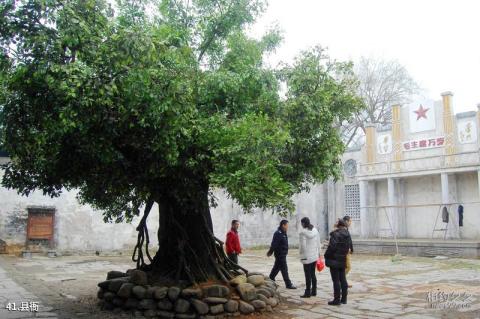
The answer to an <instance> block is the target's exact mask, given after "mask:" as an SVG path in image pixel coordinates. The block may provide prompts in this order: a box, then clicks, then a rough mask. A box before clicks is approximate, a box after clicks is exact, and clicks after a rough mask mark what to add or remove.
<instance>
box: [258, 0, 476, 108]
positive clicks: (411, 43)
mask: <svg viewBox="0 0 480 319" xmlns="http://www.w3.org/2000/svg"><path fill="white" fill-rule="evenodd" d="M479 13H480V1H476V0H457V1H445V0H437V1H433V0H416V1H414V0H402V1H391V0H329V1H327V0H295V1H291V0H270V2H269V7H268V9H267V12H266V13H265V14H264V16H263V17H262V18H261V19H260V20H259V21H258V23H257V24H256V25H255V26H254V27H253V28H252V33H253V34H256V35H259V34H261V33H262V32H263V31H264V30H266V29H267V28H268V27H269V26H271V25H272V24H274V23H278V24H279V25H280V27H281V28H282V30H283V31H284V38H285V39H284V42H283V44H282V46H281V48H280V49H279V50H277V52H276V54H275V55H274V56H272V57H271V58H270V62H271V63H277V62H278V61H280V60H281V61H291V60H292V58H293V57H294V56H295V55H296V54H297V53H298V52H299V51H300V50H302V49H306V48H308V47H311V46H313V45H315V44H320V45H322V46H324V47H328V49H329V54H330V55H331V56H332V57H333V58H336V59H338V60H347V59H348V60H353V61H355V60H356V59H358V58H359V57H360V56H374V57H380V58H384V59H389V60H390V59H396V60H398V61H399V62H400V63H401V64H403V65H404V66H405V67H406V68H407V69H408V71H409V72H410V74H411V75H412V77H413V78H414V79H415V80H416V81H417V82H418V83H419V84H420V86H422V87H423V88H424V89H425V94H424V95H425V96H426V97H429V98H432V99H435V100H437V99H440V93H441V92H443V91H452V92H453V93H454V100H453V101H454V110H455V113H457V112H463V111H469V110H476V109H477V108H476V105H477V103H480V81H479V77H480V36H479V35H480V32H479V31H480V27H479V26H480V19H479Z"/></svg>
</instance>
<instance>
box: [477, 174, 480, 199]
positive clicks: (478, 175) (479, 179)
mask: <svg viewBox="0 0 480 319" xmlns="http://www.w3.org/2000/svg"><path fill="white" fill-rule="evenodd" d="M477 177H478V197H479V198H480V169H479V170H478V171H477Z"/></svg>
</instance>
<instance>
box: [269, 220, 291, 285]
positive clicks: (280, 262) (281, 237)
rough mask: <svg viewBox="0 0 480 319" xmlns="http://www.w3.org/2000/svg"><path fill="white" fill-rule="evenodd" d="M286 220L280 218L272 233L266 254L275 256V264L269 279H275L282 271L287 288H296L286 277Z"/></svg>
mask: <svg viewBox="0 0 480 319" xmlns="http://www.w3.org/2000/svg"><path fill="white" fill-rule="evenodd" d="M287 230H288V220H285V219H284V220H282V221H281V222H280V226H279V227H278V230H277V231H276V232H275V233H274V234H273V240H272V244H271V245H270V249H269V250H268V252H267V256H268V257H270V256H271V255H272V254H274V256H275V264H274V265H273V268H272V271H271V273H270V279H271V280H275V277H276V276H277V274H278V272H279V271H280V272H281V273H282V277H283V281H285V286H286V287H287V289H297V287H295V286H294V285H293V284H292V282H291V281H290V278H289V277H288V267H287V255H288V236H287Z"/></svg>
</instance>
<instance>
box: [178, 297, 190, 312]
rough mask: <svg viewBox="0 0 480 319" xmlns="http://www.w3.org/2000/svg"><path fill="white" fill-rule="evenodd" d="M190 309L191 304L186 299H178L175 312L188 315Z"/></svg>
mask: <svg viewBox="0 0 480 319" xmlns="http://www.w3.org/2000/svg"><path fill="white" fill-rule="evenodd" d="M189 308H190V303H189V302H188V301H187V300H185V299H178V300H177V302H176V303H175V312H177V313H186V312H187V311H188V309H189Z"/></svg>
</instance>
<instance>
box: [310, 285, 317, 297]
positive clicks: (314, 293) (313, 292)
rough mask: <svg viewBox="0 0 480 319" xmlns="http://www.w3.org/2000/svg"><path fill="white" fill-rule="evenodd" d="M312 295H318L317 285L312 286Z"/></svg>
mask: <svg viewBox="0 0 480 319" xmlns="http://www.w3.org/2000/svg"><path fill="white" fill-rule="evenodd" d="M310 296H312V297H316V296H317V287H314V288H312V293H311V294H310Z"/></svg>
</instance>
